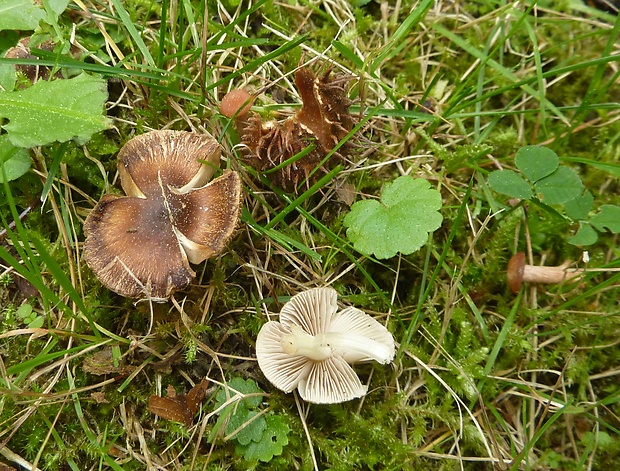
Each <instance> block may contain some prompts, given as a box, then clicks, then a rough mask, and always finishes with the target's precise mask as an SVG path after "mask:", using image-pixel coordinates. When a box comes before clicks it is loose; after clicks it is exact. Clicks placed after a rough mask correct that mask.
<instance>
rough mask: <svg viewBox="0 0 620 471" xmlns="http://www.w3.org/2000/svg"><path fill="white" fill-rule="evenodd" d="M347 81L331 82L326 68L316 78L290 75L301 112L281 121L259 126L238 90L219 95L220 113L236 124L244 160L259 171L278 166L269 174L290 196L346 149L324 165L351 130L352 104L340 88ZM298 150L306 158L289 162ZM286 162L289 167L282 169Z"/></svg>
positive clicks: (247, 96) (304, 69)
mask: <svg viewBox="0 0 620 471" xmlns="http://www.w3.org/2000/svg"><path fill="white" fill-rule="evenodd" d="M349 81H350V77H332V75H331V69H329V70H327V71H326V72H325V73H323V74H321V75H319V76H315V75H314V73H313V72H312V71H311V70H310V69H309V68H307V67H302V68H300V69H299V70H298V71H297V73H296V74H295V86H296V87H297V90H298V91H299V94H300V96H301V99H302V107H301V109H300V110H298V111H297V112H296V113H295V114H294V115H292V116H290V117H289V118H287V119H285V120H284V121H281V122H280V121H275V120H274V121H267V122H262V120H261V117H260V116H259V115H258V114H254V115H252V116H250V106H251V102H252V97H251V95H250V94H249V93H248V92H246V91H244V90H240V89H237V90H232V91H231V92H229V93H228V94H227V95H225V96H224V98H223V99H222V103H221V104H220V112H221V113H222V114H223V115H224V116H226V117H228V118H234V119H235V125H236V127H237V130H238V132H239V134H240V136H241V141H242V143H243V144H244V145H245V148H246V153H245V155H244V158H245V159H246V161H247V162H248V163H249V164H250V165H251V166H252V167H254V168H256V169H257V170H259V171H266V170H270V169H274V168H275V167H280V166H281V167H280V168H279V169H278V170H277V171H276V172H275V173H273V174H272V175H270V176H271V178H272V180H273V181H274V183H275V184H277V185H279V186H280V187H282V188H284V189H285V190H288V191H295V190H296V189H297V186H298V185H299V184H300V183H302V182H304V181H306V185H309V184H310V183H311V182H312V181H314V180H316V179H317V177H319V176H321V175H322V174H323V173H325V172H326V171H327V169H329V168H330V167H331V166H333V164H334V162H337V161H338V160H340V159H342V158H343V157H344V156H345V155H346V152H347V151H348V150H349V149H350V147H351V146H350V144H345V145H344V146H342V147H341V148H340V149H338V152H335V153H334V155H333V157H334V158H333V159H327V160H326V157H327V155H328V154H329V153H330V152H332V150H333V149H334V147H335V146H336V145H337V144H338V143H339V142H340V140H341V139H343V138H344V137H345V136H346V135H347V134H348V133H349V131H351V129H353V125H354V121H353V117H352V116H351V114H350V112H349V105H350V104H351V101H350V100H349V98H348V97H347V92H346V89H345V86H346V84H347V83H348V82H349ZM311 145H312V147H310V146H311ZM302 151H305V152H306V153H305V154H301V155H303V156H302V157H300V158H298V159H297V160H294V161H292V160H293V157H295V156H296V155H298V154H300V153H301V152H302ZM287 161H291V162H290V163H288V164H284V163H285V162H287ZM283 164H284V165H283Z"/></svg>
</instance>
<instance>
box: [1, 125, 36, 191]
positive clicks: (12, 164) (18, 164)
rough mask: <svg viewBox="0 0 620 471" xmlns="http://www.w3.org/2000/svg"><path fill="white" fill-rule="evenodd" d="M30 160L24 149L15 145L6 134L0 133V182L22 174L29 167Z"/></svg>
mask: <svg viewBox="0 0 620 471" xmlns="http://www.w3.org/2000/svg"><path fill="white" fill-rule="evenodd" d="M31 162H32V160H31V158H30V154H29V153H28V151H27V150H26V149H23V148H21V147H15V146H14V145H13V144H11V143H10V142H9V137H8V136H7V135H6V134H3V135H0V183H3V182H4V181H7V182H10V181H11V180H15V179H17V178H19V177H21V176H22V175H24V174H25V173H26V172H27V171H28V170H29V169H30V164H31Z"/></svg>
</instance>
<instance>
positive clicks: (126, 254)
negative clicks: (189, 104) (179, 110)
mask: <svg viewBox="0 0 620 471" xmlns="http://www.w3.org/2000/svg"><path fill="white" fill-rule="evenodd" d="M219 164H220V147H219V145H218V143H217V141H216V140H215V139H213V138H212V137H211V136H208V135H201V134H195V133H190V132H184V131H152V132H149V133H146V134H143V135H141V136H137V137H134V138H133V139H131V140H130V141H128V142H127V144H125V146H124V147H123V148H122V149H121V151H120V152H119V154H118V172H119V175H120V180H121V186H122V187H123V190H124V191H125V193H126V194H127V196H117V195H105V196H104V197H103V198H102V199H101V201H99V203H97V205H96V206H95V207H94V208H93V210H92V211H91V213H90V214H89V215H88V217H87V218H86V221H85V223H84V233H85V235H86V241H85V242H84V259H85V260H86V263H87V264H88V266H89V267H90V268H91V269H92V270H93V272H94V273H95V274H96V275H97V277H98V278H99V279H100V280H101V282H102V283H103V284H104V285H105V286H106V287H107V288H109V289H111V290H112V291H115V292H117V293H119V294H121V295H123V296H127V297H132V298H136V297H148V298H151V299H154V300H164V299H166V298H168V297H169V296H170V295H171V294H172V292H174V291H175V290H178V289H182V288H185V287H186V286H187V285H188V284H189V283H190V281H191V280H192V279H193V278H194V276H195V273H194V272H193V270H192V269H191V268H190V266H189V262H192V263H200V262H202V261H204V260H205V259H207V258H209V257H212V256H214V255H216V254H217V253H219V252H221V251H222V250H223V249H224V247H225V245H226V243H227V242H228V240H229V239H230V237H231V235H232V232H233V230H234V228H235V226H236V224H237V221H238V219H239V208H240V198H241V181H240V179H239V176H238V174H237V173H236V172H232V171H224V174H223V175H222V176H220V177H218V178H216V179H214V180H212V181H211V182H209V183H207V182H208V181H209V180H210V178H211V177H212V176H213V174H214V173H215V171H216V170H217V169H218V168H219Z"/></svg>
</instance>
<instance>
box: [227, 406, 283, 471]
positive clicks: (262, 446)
mask: <svg viewBox="0 0 620 471" xmlns="http://www.w3.org/2000/svg"><path fill="white" fill-rule="evenodd" d="M265 422H266V424H267V428H266V430H265V432H264V433H263V436H262V438H261V440H260V441H259V442H254V441H252V442H250V443H248V444H247V445H241V444H238V445H237V447H236V448H235V453H237V454H238V455H242V456H243V457H244V458H245V459H246V460H247V461H263V462H265V463H267V462H269V461H271V459H272V458H273V457H274V456H276V455H281V454H282V449H283V448H284V446H286V445H287V444H288V432H289V427H288V425H286V424H285V423H284V420H283V419H282V417H280V416H278V415H270V416H267V417H266V418H265Z"/></svg>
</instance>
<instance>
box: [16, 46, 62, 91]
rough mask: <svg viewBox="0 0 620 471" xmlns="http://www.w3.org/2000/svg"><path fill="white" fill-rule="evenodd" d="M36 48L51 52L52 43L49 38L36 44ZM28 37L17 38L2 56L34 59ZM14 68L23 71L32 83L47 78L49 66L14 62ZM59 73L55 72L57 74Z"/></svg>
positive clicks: (49, 70)
mask: <svg viewBox="0 0 620 471" xmlns="http://www.w3.org/2000/svg"><path fill="white" fill-rule="evenodd" d="M36 47H37V48H38V49H43V50H45V51H48V52H51V51H53V50H54V43H53V42H52V41H51V40H47V41H45V42H43V43H41V44H39V45H37V46H36ZM30 48H31V45H30V38H22V39H20V40H19V42H18V43H17V45H15V47H12V48H10V49H9V50H7V51H6V53H5V54H4V57H6V58H7V59H28V60H36V59H38V57H37V56H35V55H33V54H32V52H31V51H30ZM14 67H15V70H16V71H17V72H21V73H23V74H24V75H25V76H26V77H28V80H30V81H31V82H32V83H34V82H36V81H37V80H39V79H41V80H47V79H49V76H50V73H51V68H50V67H46V66H38V65H24V64H14ZM59 75H60V74H57V76H59Z"/></svg>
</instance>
